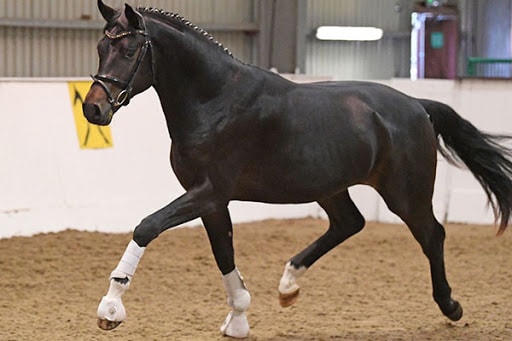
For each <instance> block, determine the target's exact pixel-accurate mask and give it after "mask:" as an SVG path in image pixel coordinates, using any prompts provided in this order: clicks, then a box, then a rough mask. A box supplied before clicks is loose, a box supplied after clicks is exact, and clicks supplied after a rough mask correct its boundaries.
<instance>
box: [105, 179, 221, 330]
mask: <svg viewBox="0 0 512 341" xmlns="http://www.w3.org/2000/svg"><path fill="white" fill-rule="evenodd" d="M219 203H220V201H219V200H217V199H216V197H215V196H214V194H213V191H212V186H211V185H210V184H209V183H208V182H205V183H204V184H203V185H202V186H198V187H195V188H193V189H191V190H189V191H188V192H187V193H185V194H184V195H182V196H181V197H179V198H178V199H176V200H174V201H173V202H171V203H170V204H169V205H167V206H165V207H164V208H162V209H160V210H159V211H157V212H155V213H153V214H151V215H149V216H148V217H146V218H144V219H143V220H142V222H141V223H140V224H139V225H138V226H137V227H136V228H135V230H134V232H133V240H131V241H130V243H129V244H128V246H127V248H126V250H125V252H124V254H123V256H122V257H121V260H120V261H119V264H118V265H117V267H116V268H115V269H114V271H112V273H111V274H110V287H109V289H108V292H107V294H106V295H105V296H104V297H103V298H102V299H101V302H100V304H99V306H98V310H97V315H98V326H99V327H100V328H101V329H104V330H111V329H114V328H116V327H117V326H118V325H119V324H121V322H122V321H123V320H124V319H125V318H126V310H125V308H124V306H123V302H122V299H121V298H122V296H123V294H124V293H125V291H126V290H128V288H129V286H130V283H131V281H132V278H133V275H134V274H135V270H136V269H137V266H138V264H139V261H140V259H141V258H142V255H143V254H144V251H145V249H146V246H147V245H148V244H149V243H150V242H151V241H152V240H153V239H155V238H156V237H158V235H159V234H160V233H162V232H163V231H165V230H167V229H169V228H172V227H175V226H177V225H179V224H182V223H185V222H187V221H190V220H192V219H195V218H199V217H200V216H202V215H207V214H209V213H211V212H214V211H216V210H217V206H219V205H220V204H219ZM223 205H224V206H225V203H224V204H223ZM221 207H222V206H221Z"/></svg>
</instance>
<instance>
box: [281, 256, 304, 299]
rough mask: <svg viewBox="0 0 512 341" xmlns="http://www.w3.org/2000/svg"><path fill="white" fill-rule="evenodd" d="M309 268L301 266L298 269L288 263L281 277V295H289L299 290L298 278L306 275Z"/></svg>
mask: <svg viewBox="0 0 512 341" xmlns="http://www.w3.org/2000/svg"><path fill="white" fill-rule="evenodd" d="M306 270H307V268H306V267H305V266H301V267H299V268H298V269H296V268H295V267H294V266H293V265H292V263H291V262H288V263H286V266H285V267H284V272H283V276H282V277H281V281H280V282H279V289H278V290H279V292H280V293H281V294H289V293H292V292H295V291H297V290H299V286H298V284H297V283H296V282H297V278H299V277H301V276H302V275H304V273H305V272H306Z"/></svg>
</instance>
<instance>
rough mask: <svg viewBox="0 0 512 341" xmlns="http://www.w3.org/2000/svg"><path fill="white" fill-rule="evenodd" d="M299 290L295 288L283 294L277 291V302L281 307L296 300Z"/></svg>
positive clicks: (287, 305)
mask: <svg viewBox="0 0 512 341" xmlns="http://www.w3.org/2000/svg"><path fill="white" fill-rule="evenodd" d="M299 291H300V289H297V290H295V291H292V292H289V293H286V294H283V293H281V292H280V293H279V304H280V305H281V307H283V308H286V307H289V306H291V305H292V304H294V303H295V302H297V300H298V299H299Z"/></svg>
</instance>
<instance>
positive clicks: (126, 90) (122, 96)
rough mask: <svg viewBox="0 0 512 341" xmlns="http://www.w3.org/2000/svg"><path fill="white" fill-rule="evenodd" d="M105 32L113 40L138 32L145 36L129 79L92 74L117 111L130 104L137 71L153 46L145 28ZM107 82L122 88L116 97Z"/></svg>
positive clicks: (113, 109)
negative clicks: (115, 32) (113, 32)
mask: <svg viewBox="0 0 512 341" xmlns="http://www.w3.org/2000/svg"><path fill="white" fill-rule="evenodd" d="M104 33H105V36H106V37H107V38H109V39H112V40H116V39H121V38H124V37H126V36H129V35H136V34H141V35H143V36H144V43H143V44H142V47H141V49H140V52H139V55H138V57H137V61H136V62H135V65H134V67H133V69H132V72H131V73H130V76H129V77H128V80H126V81H124V80H121V79H119V78H116V77H112V76H107V75H100V74H96V75H91V78H92V79H93V80H94V83H97V84H99V85H100V86H101V87H102V88H103V90H104V91H105V93H106V94H107V100H108V102H109V103H110V105H111V106H112V112H113V113H115V112H116V111H117V110H119V108H121V106H123V105H128V103H130V98H131V92H132V90H133V81H134V79H135V75H136V74H137V71H138V70H139V67H140V65H141V64H142V61H143V60H144V57H145V56H146V54H147V52H148V50H149V48H150V47H151V40H150V39H149V35H148V33H147V32H146V31H143V30H135V31H125V32H121V33H118V34H112V33H110V32H108V31H105V32H104ZM152 67H153V66H152ZM153 77H154V75H153ZM106 83H110V84H113V85H115V86H116V87H118V88H120V89H121V91H120V92H119V94H118V95H117V97H116V98H114V96H113V95H112V91H111V90H110V89H109V87H108V86H107V84H106Z"/></svg>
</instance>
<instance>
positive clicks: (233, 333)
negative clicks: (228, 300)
mask: <svg viewBox="0 0 512 341" xmlns="http://www.w3.org/2000/svg"><path fill="white" fill-rule="evenodd" d="M249 329H250V327H249V322H248V321H247V316H246V315H245V313H244V312H243V311H236V310H235V311H233V310H232V311H230V312H229V314H228V316H227V317H226V319H225V320H224V323H223V324H222V326H221V327H220V332H221V333H222V335H224V336H229V337H232V338H236V339H245V338H246V337H248V336H249Z"/></svg>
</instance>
